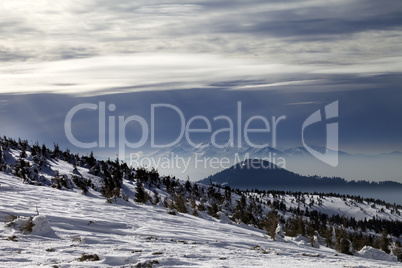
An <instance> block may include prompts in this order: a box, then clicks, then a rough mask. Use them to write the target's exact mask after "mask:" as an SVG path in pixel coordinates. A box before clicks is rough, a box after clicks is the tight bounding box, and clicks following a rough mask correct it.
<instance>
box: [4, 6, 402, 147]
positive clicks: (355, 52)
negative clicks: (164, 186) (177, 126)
mask: <svg viewBox="0 0 402 268" xmlns="http://www.w3.org/2000/svg"><path fill="white" fill-rule="evenodd" d="M401 30H402V2H401V1H398V0H382V1H378V0H361V1H359V0H334V1H330V0H325V1H316V0H312V1H283V0H275V1H262V0H243V1H236V0H227V1H215V0H211V1H209V0H205V1H197V0H193V1H173V0H165V1H150V0H147V1H141V0H140V1H138V0H137V1H133V0H131V1H128V0H121V1H106V0H82V1H44V0H37V1H28V0H27V1H23V0H19V1H7V0H6V1H2V2H1V4H0V81H1V83H0V98H1V99H0V120H1V121H0V122H1V123H2V128H1V131H0V132H1V133H0V134H2V135H10V136H13V137H15V138H17V137H22V138H26V139H30V140H39V141H40V142H47V143H49V144H52V143H53V142H59V143H61V144H62V145H64V146H65V147H72V146H71V144H69V143H68V141H67V140H66V137H65V134H64V125H63V124H64V119H65V116H66V114H67V112H68V111H69V109H71V108H72V107H74V105H77V104H80V103H94V104H98V103H99V101H105V102H106V103H107V105H108V104H111V103H113V104H114V105H115V106H116V110H115V112H114V114H113V115H115V116H119V115H124V116H129V115H133V114H139V115H142V116H143V117H144V118H146V119H147V120H148V119H149V114H150V111H149V110H150V105H151V104H154V103H161V102H163V103H170V104H172V105H175V106H177V107H179V108H180V109H181V110H182V111H183V113H184V114H185V115H186V117H187V118H189V117H191V116H194V115H203V116H206V117H208V118H212V117H213V116H217V115H227V116H229V117H230V118H233V117H234V116H235V115H236V110H235V109H236V105H237V102H239V101H240V102H242V103H243V105H244V106H243V111H244V113H245V114H246V115H248V116H252V115H263V116H264V117H267V118H271V116H277V117H278V116H281V115H286V116H287V119H286V122H284V124H283V126H282V128H281V129H280V132H279V135H280V137H279V141H280V144H279V146H281V147H284V148H286V147H290V146H295V145H300V144H301V140H300V127H301V124H302V123H303V120H304V119H306V118H307V117H308V116H309V115H310V114H311V113H313V112H314V111H316V110H317V109H320V108H323V107H324V106H325V105H326V104H329V103H331V102H333V101H337V100H339V131H340V148H341V149H342V150H344V151H348V152H355V153H358V152H364V153H378V152H391V151H395V150H402V126H401V125H402V124H400V122H401V115H402V79H401V78H402V77H401V73H402V54H401V52H402V49H401V43H402V31H401ZM161 117H162V119H161V120H160V121H161V122H164V124H163V123H161V125H160V126H159V128H158V129H159V131H161V132H163V133H164V138H166V139H169V137H174V136H175V135H176V134H175V132H174V130H172V128H171V127H169V126H171V124H173V123H172V122H173V121H171V120H170V119H169V118H168V117H166V118H165V120H163V115H161ZM75 120H76V122H75V124H77V126H80V128H79V131H76V132H75V133H77V135H79V136H80V137H81V138H82V139H84V140H85V139H86V140H88V141H90V140H93V139H95V138H96V135H97V132H96V131H94V129H97V119H96V117H94V115H93V114H89V113H88V114H85V113H81V115H80V116H79V117H76V119H75ZM133 135H134V134H133ZM311 135H312V137H313V138H312V142H313V143H314V137H315V134H314V133H311ZM134 136H135V135H134ZM318 136H322V135H321V134H320V133H319V134H317V137H318ZM317 139H318V138H317Z"/></svg>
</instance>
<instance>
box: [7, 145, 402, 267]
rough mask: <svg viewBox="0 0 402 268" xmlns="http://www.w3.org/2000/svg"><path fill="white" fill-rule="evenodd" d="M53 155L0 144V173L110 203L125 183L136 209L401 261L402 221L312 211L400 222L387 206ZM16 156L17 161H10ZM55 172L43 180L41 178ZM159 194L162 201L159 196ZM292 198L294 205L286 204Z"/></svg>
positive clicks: (38, 148) (43, 149) (42, 149)
mask: <svg viewBox="0 0 402 268" xmlns="http://www.w3.org/2000/svg"><path fill="white" fill-rule="evenodd" d="M53 147H54V148H53V149H52V150H51V149H49V148H47V147H46V146H45V145H42V146H39V144H38V143H34V144H32V145H29V143H28V142H27V141H23V140H21V139H19V140H18V141H15V140H13V139H10V138H7V137H4V138H0V171H2V172H5V173H12V174H14V175H15V176H17V177H20V178H21V179H23V181H24V182H25V183H30V184H35V185H47V186H51V187H54V188H57V189H72V188H78V189H81V190H82V193H83V194H86V193H87V192H88V191H89V189H93V190H95V191H99V192H100V193H101V194H102V195H103V196H104V197H105V198H106V200H107V202H113V201H114V200H116V199H117V198H122V199H124V200H126V201H129V198H128V196H127V195H126V194H125V192H124V191H123V182H124V181H127V182H128V183H132V184H133V185H135V196H134V197H133V201H134V202H137V203H144V204H153V205H160V206H165V207H166V208H167V209H168V211H169V212H170V213H171V214H175V213H190V214H192V215H194V216H200V214H204V213H205V214H208V215H210V216H212V217H215V218H219V217H221V215H223V214H225V215H226V216H227V217H228V218H229V219H231V220H232V221H234V222H237V223H244V224H247V225H251V226H255V227H257V228H260V229H263V230H265V231H266V232H267V234H268V235H269V236H270V237H272V238H273V239H277V237H278V235H280V233H281V232H284V233H285V234H286V235H287V236H292V237H296V236H299V235H300V236H304V237H307V238H309V240H310V243H311V245H313V246H314V245H315V244H317V243H318V242H319V241H321V242H322V241H324V243H325V245H326V246H328V247H331V248H334V249H336V250H337V251H339V252H341V253H345V254H352V253H353V251H358V250H360V249H361V248H363V247H364V246H372V247H374V248H378V249H381V250H383V251H385V252H387V253H391V250H392V253H393V254H394V255H396V256H397V257H398V259H399V260H401V261H402V253H401V252H402V251H401V248H400V243H399V242H400V240H399V239H400V236H401V234H402V222H400V221H391V220H384V219H380V218H376V217H373V218H369V219H364V220H356V219H354V218H353V217H345V216H343V215H336V214H334V215H331V216H329V215H327V214H324V213H321V212H319V211H318V210H316V209H315V208H316V207H320V206H321V205H322V203H323V200H324V199H325V198H330V197H332V198H341V199H342V200H343V201H344V202H349V203H355V204H358V203H362V204H363V203H365V204H370V205H371V206H372V207H373V208H377V207H380V206H381V209H383V207H384V206H385V207H386V209H388V210H389V211H391V213H395V214H398V215H400V211H399V210H400V209H402V207H401V206H400V205H396V204H393V205H391V204H387V203H385V202H383V201H381V200H374V199H369V198H362V197H360V196H348V195H340V194H334V193H332V194H323V193H313V194H309V193H302V192H284V191H274V190H272V191H261V190H257V189H254V190H251V191H248V190H246V191H241V190H239V189H231V188H230V187H229V186H225V187H221V186H218V185H213V184H211V185H203V184H198V183H195V182H191V181H190V180H189V179H187V180H186V181H184V182H183V181H180V180H178V179H177V178H175V177H170V176H160V174H159V173H158V172H157V170H155V169H150V170H149V169H146V168H137V169H134V168H131V167H128V165H127V164H126V163H124V162H122V161H120V160H119V159H118V158H116V159H115V160H114V161H112V160H110V159H109V160H107V161H99V160H96V159H95V158H94V156H93V153H92V152H91V153H90V155H89V156H79V155H78V154H72V153H71V152H70V151H68V150H65V151H62V150H61V149H60V147H59V146H58V145H57V144H54V146H53ZM12 150H13V151H14V152H15V151H18V152H20V153H19V156H18V159H15V157H13V156H12V154H11V152H12ZM56 160H63V161H66V162H68V163H70V164H71V165H73V167H74V170H73V175H72V176H67V175H65V174H59V172H57V171H53V170H51V163H50V161H56ZM80 168H86V169H87V170H89V173H90V174H92V175H94V176H97V177H99V178H101V181H102V183H101V185H95V184H94V183H93V182H92V181H91V179H88V178H84V177H83V176H82V175H81V173H80ZM52 172H53V173H54V176H53V178H52V179H50V180H49V179H46V178H45V177H44V176H42V175H41V174H42V173H47V174H49V173H52ZM161 193H163V196H161ZM285 196H286V197H287V198H288V199H289V198H290V199H291V205H289V203H286V202H285ZM286 204H288V205H286Z"/></svg>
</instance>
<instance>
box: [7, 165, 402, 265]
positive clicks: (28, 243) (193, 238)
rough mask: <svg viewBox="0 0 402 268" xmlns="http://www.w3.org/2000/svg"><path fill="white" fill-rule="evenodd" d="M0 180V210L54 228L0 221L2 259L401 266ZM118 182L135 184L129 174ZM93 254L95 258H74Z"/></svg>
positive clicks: (92, 195) (156, 209) (95, 196)
mask: <svg viewBox="0 0 402 268" xmlns="http://www.w3.org/2000/svg"><path fill="white" fill-rule="evenodd" d="M59 164H60V163H59ZM67 167H68V166H67ZM67 167H66V168H67ZM0 185H1V186H0V193H1V194H0V217H1V218H3V219H4V218H5V217H7V216H9V215H15V216H23V217H26V218H28V217H35V216H36V215H37V210H38V211H39V213H40V215H41V216H42V218H43V217H45V218H46V220H47V222H48V224H49V227H50V228H51V230H52V231H50V232H39V233H35V232H32V233H25V234H23V233H21V232H20V231H18V229H15V228H12V227H9V228H7V227H6V226H5V225H4V224H0V239H1V240H0V267H37V266H48V267H51V266H53V267H110V266H119V267H152V265H153V266H154V267H192V266H193V267H323V266H325V267H345V266H348V267H400V264H399V263H396V262H389V261H381V260H373V259H368V258H364V257H356V256H349V255H344V254H340V253H337V252H335V251H334V250H333V249H329V248H326V247H323V246H321V247H320V248H313V247H311V246H310V244H308V243H304V242H303V241H301V240H297V239H296V240H293V239H290V238H287V237H285V239H284V240H283V241H273V240H272V239H271V238H268V237H267V235H266V234H265V233H264V232H263V231H261V230H259V229H256V228H252V227H250V226H246V225H237V224H233V223H231V222H230V221H229V220H224V219H221V220H218V219H214V218H207V217H205V218H202V217H201V218H200V217H195V216H191V215H188V214H178V215H170V214H167V213H166V208H164V207H160V206H151V205H139V204H136V203H133V202H132V201H130V202H126V201H122V200H119V201H118V202H116V203H112V204H110V203H106V202H105V199H104V198H103V197H102V196H100V195H99V193H98V192H95V191H93V190H89V193H88V194H87V195H82V194H81V193H80V191H78V190H70V191H67V190H58V189H53V188H50V187H38V186H34V185H28V184H23V183H22V181H21V179H19V178H17V177H14V176H12V175H7V174H4V173H0ZM124 187H126V189H127V190H129V191H130V190H131V191H135V190H134V188H133V187H134V186H133V185H132V184H130V183H129V182H127V181H125V182H124ZM39 222H41V221H39ZM42 222H43V221H42ZM12 240H14V241H12ZM366 252H367V250H365V251H364V252H362V255H361V256H366V255H367V256H368V255H370V254H367V253H366ZM363 253H364V254H363ZM83 254H86V255H83ZM92 254H96V255H97V256H98V257H99V260H97V261H84V262H82V261H80V260H79V259H80V258H82V257H83V256H89V257H88V259H90V258H91V255H92ZM372 255H373V254H371V255H370V256H372ZM377 255H378V254H377ZM387 256H388V255H387ZM83 259H84V258H82V259H81V260H83ZM137 265H139V266H137ZM146 265H148V266H146Z"/></svg>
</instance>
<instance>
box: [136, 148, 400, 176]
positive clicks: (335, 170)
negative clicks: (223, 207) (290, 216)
mask: <svg viewBox="0 0 402 268" xmlns="http://www.w3.org/2000/svg"><path fill="white" fill-rule="evenodd" d="M224 143H225V142H221V143H219V144H224ZM226 143H227V142H226ZM227 144H228V145H227V146H225V147H224V148H217V147H215V146H213V144H211V143H200V144H198V145H197V146H195V147H193V146H190V145H189V144H187V143H179V144H177V145H175V146H172V147H169V148H163V149H160V150H158V151H153V152H151V153H147V154H145V155H143V157H147V158H152V159H161V158H170V159H171V158H173V157H180V158H183V159H185V160H186V161H187V160H189V161H190V162H189V167H188V168H186V169H183V168H181V167H177V166H176V167H175V168H172V167H171V166H170V167H169V168H163V167H161V166H159V167H156V168H158V170H159V171H160V172H161V173H162V174H166V175H175V176H178V177H179V178H183V177H184V178H186V177H187V176H189V177H190V178H191V179H193V180H194V179H196V180H200V179H203V178H206V177H208V176H209V175H212V174H215V173H217V172H219V171H222V170H224V169H226V168H229V167H231V166H232V165H235V164H236V163H239V162H241V161H244V160H246V159H253V158H259V159H263V160H266V161H269V162H272V163H273V164H276V165H278V166H280V167H282V168H285V169H287V170H290V171H293V172H296V173H298V174H302V175H305V176H314V175H319V176H326V177H334V176H336V177H342V178H345V179H347V180H370V181H386V180H392V181H399V182H402V172H401V171H402V170H401V168H400V163H402V153H401V152H398V151H395V152H391V153H379V154H371V155H370V154H350V153H347V152H343V151H332V150H329V154H338V159H339V163H338V166H337V167H332V166H329V165H327V164H325V163H323V162H321V161H320V160H318V159H316V158H315V157H314V156H312V155H311V154H310V153H309V152H308V151H307V150H306V148H304V147H303V146H298V147H291V148H287V149H281V150H280V149H278V148H273V147H270V146H265V147H263V148H253V147H251V146H247V145H246V144H243V147H240V148H239V147H237V146H233V144H230V143H227ZM311 147H312V148H313V149H314V150H316V151H318V152H321V153H324V152H325V150H326V148H324V147H320V146H311ZM196 157H197V158H198V159H201V160H206V159H208V158H210V159H211V158H215V159H216V158H218V159H223V158H226V159H228V160H229V164H227V165H225V166H224V167H221V166H219V167H214V168H211V166H210V165H208V164H207V165H206V166H202V167H201V168H200V165H198V167H197V165H195V158H196ZM155 162H156V161H155ZM204 162H205V161H204Z"/></svg>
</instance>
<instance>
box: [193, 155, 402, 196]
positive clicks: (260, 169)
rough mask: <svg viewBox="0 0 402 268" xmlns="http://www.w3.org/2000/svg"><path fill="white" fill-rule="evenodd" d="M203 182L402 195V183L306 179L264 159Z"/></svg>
mask: <svg viewBox="0 0 402 268" xmlns="http://www.w3.org/2000/svg"><path fill="white" fill-rule="evenodd" d="M200 182H201V183H205V184H209V183H213V184H216V185H221V186H225V185H228V186H230V187H232V188H239V189H254V188H256V189H262V190H266V189H275V190H284V191H302V192H303V191H305V192H327V193H328V192H337V193H344V194H354V195H362V196H365V195H367V194H368V193H370V195H373V193H379V192H380V193H384V192H386V191H392V192H393V193H399V194H400V193H402V184H400V183H397V182H393V181H382V182H368V181H363V180H361V181H347V180H345V179H343V178H339V177H332V178H329V177H319V176H303V175H299V174H297V173H294V172H291V171H288V170H286V169H283V168H280V167H278V166H276V165H274V164H272V163H270V162H268V161H264V160H261V159H247V160H245V161H242V162H240V163H238V164H236V165H233V166H232V167H230V168H228V169H225V170H223V171H220V172H218V173H216V174H215V175H212V176H209V177H208V178H205V179H203V180H200ZM399 199H400V197H399ZM394 201H398V200H395V199H394Z"/></svg>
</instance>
